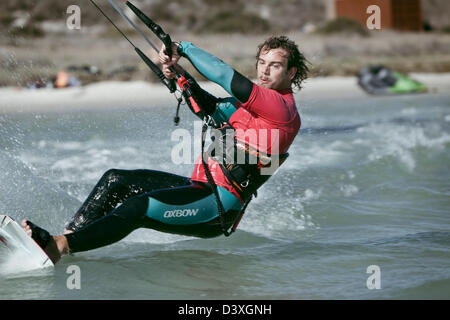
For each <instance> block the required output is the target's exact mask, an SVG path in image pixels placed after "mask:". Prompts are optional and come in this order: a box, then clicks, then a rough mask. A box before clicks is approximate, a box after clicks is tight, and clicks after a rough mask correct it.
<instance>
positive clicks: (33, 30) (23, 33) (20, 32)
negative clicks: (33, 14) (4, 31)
mask: <svg viewBox="0 0 450 320" xmlns="http://www.w3.org/2000/svg"><path fill="white" fill-rule="evenodd" d="M9 34H10V35H11V36H12V37H26V38H27V37H28V38H40V37H43V36H44V35H45V32H44V30H42V29H41V27H39V26H36V25H34V24H30V23H27V24H26V25H25V26H23V28H21V27H14V28H11V29H10V30H9Z"/></svg>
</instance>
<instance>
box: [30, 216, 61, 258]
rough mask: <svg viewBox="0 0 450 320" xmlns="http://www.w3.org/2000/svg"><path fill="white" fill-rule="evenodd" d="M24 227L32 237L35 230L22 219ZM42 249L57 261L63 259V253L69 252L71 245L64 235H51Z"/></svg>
mask: <svg viewBox="0 0 450 320" xmlns="http://www.w3.org/2000/svg"><path fill="white" fill-rule="evenodd" d="M22 228H23V229H24V230H25V231H26V233H27V234H28V235H29V236H30V237H33V231H32V229H31V227H30V225H29V222H28V221H27V220H22ZM42 249H43V250H44V251H45V253H47V255H48V256H49V258H50V260H52V262H53V263H56V262H58V261H59V259H61V256H62V255H63V254H67V253H68V252H69V245H68V243H67V239H66V237H65V236H64V235H61V236H50V238H49V241H48V242H47V244H46V246H45V248H42Z"/></svg>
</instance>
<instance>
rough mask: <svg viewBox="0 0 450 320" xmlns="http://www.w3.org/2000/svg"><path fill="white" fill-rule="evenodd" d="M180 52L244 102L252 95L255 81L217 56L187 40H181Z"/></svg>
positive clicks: (208, 77)
mask: <svg viewBox="0 0 450 320" xmlns="http://www.w3.org/2000/svg"><path fill="white" fill-rule="evenodd" d="M178 53H179V54H180V55H181V56H183V57H186V58H188V59H189V61H190V62H191V63H192V65H193V66H194V67H195V68H196V69H197V71H198V72H200V73H201V74H202V75H203V76H204V77H205V78H207V79H208V80H210V81H212V82H215V83H217V84H218V85H220V86H221V87H222V88H224V89H225V91H227V92H228V93H229V94H230V95H232V96H233V97H235V98H237V99H238V100H239V101H241V102H242V103H245V102H246V101H247V100H248V98H249V97H250V94H251V91H252V89H253V83H252V82H251V81H250V80H248V79H247V78H245V77H244V76H243V75H241V74H240V73H239V72H236V71H235V70H234V69H233V68H232V67H231V66H230V65H228V64H226V63H225V62H223V61H222V60H220V59H219V58H217V57H216V56H214V55H212V54H210V53H208V52H206V51H204V50H202V49H200V48H198V47H196V46H195V45H193V44H192V43H190V42H186V41H181V42H180V45H179V47H178Z"/></svg>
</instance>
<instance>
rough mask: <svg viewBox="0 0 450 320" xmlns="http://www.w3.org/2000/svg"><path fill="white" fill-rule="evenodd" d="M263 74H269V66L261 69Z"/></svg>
mask: <svg viewBox="0 0 450 320" xmlns="http://www.w3.org/2000/svg"><path fill="white" fill-rule="evenodd" d="M263 73H264V74H270V67H269V66H265V67H264V69H263Z"/></svg>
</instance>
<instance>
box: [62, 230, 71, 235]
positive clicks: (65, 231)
mask: <svg viewBox="0 0 450 320" xmlns="http://www.w3.org/2000/svg"><path fill="white" fill-rule="evenodd" d="M69 233H73V230H70V229H64V231H63V234H69Z"/></svg>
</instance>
